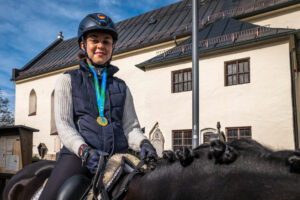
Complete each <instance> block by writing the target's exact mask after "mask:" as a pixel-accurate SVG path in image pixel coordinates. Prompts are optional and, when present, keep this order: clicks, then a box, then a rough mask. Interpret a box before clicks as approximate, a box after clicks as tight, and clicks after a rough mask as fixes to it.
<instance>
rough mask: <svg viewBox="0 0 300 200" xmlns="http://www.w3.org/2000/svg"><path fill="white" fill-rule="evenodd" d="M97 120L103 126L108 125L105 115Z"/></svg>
mask: <svg viewBox="0 0 300 200" xmlns="http://www.w3.org/2000/svg"><path fill="white" fill-rule="evenodd" d="M97 122H98V124H99V125H101V126H106V125H107V119H106V118H105V117H98V118H97Z"/></svg>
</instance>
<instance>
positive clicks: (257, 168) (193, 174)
mask: <svg viewBox="0 0 300 200" xmlns="http://www.w3.org/2000/svg"><path fill="white" fill-rule="evenodd" d="M22 171H23V170H21V171H20V172H19V173H22ZM299 173H300V153H299V152H297V151H272V150H270V149H268V148H265V147H263V146H262V145H260V144H259V143H257V142H255V141H253V140H235V141H232V142H230V143H227V144H225V143H223V142H221V141H219V140H216V141H212V142H211V144H210V145H205V144H203V145H200V146H199V147H198V148H196V149H194V150H190V149H187V148H183V149H181V150H179V151H176V152H172V151H166V152H164V156H163V158H162V159H159V160H158V161H157V163H156V168H155V169H154V170H149V171H147V172H146V173H145V174H137V175H136V176H135V177H134V178H133V179H132V181H131V182H130V185H129V188H128V192H127V193H126V195H125V197H124V199H125V200H139V199H143V200H160V199H161V200H165V199H170V200H181V199H186V200H196V199H197V200H202V199H203V200H220V199H222V200H241V199H242V200H253V199H255V200H299V199H300V189H299V188H300V174H299ZM15 185H16V179H14V178H13V179H12V180H11V181H10V182H9V184H8V186H7V187H6V188H5V191H4V199H5V200H6V199H7V200H10V199H12V198H10V196H9V194H12V193H14V192H12V189H13V188H15V187H14V186H15ZM119 185H121V182H120V183H119ZM27 187H28V188H31V186H27ZM116 188H118V187H116ZM21 189H22V190H24V191H25V189H26V187H25V186H24V187H22V188H21ZM26 190H27V189H26ZM28 190H30V189H28ZM14 191H16V190H14ZM24 191H21V192H23V193H25V192H24ZM19 192H20V190H19ZM30 193H32V192H30ZM13 199H14V200H15V199H21V198H19V197H18V195H15V196H14V198H13ZM22 199H25V198H22Z"/></svg>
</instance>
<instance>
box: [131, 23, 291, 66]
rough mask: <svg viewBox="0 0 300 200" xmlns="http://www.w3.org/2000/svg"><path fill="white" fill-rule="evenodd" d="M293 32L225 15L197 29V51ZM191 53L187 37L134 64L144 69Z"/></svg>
mask: <svg viewBox="0 0 300 200" xmlns="http://www.w3.org/2000/svg"><path fill="white" fill-rule="evenodd" d="M292 32H295V30H294V29H280V28H269V27H263V26H258V25H254V24H251V23H247V22H242V21H238V20H235V19H232V18H228V17H225V18H223V19H219V20H217V21H215V22H214V23H212V24H209V25H207V27H205V28H203V29H202V30H200V31H199V51H200V53H201V52H207V51H212V50H216V49H220V48H225V47H232V46H233V45H238V44H241V43H243V44H244V43H249V42H251V41H253V42H255V41H258V40H262V39H268V38H270V37H275V36H281V35H282V34H288V33H292ZM191 55H192V38H189V39H187V40H185V41H183V42H182V43H180V44H179V45H178V46H177V47H174V48H172V49H170V50H167V51H162V52H160V55H158V56H156V57H154V58H151V59H149V60H147V61H145V62H142V63H140V64H137V65H136V66H137V67H139V68H141V69H144V68H145V67H147V66H150V65H155V64H157V63H161V62H166V61H170V60H174V59H181V58H182V57H187V56H191Z"/></svg>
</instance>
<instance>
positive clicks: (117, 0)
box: [0, 0, 179, 112]
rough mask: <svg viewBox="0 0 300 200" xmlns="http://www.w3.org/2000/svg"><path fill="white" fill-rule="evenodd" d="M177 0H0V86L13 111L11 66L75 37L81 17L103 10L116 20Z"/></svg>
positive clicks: (16, 66)
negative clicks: (60, 40) (50, 45)
mask: <svg viewBox="0 0 300 200" xmlns="http://www.w3.org/2000/svg"><path fill="white" fill-rule="evenodd" d="M178 1H179V0H162V1H159V0H156V1H153V0H142V1H136V0H8V1H7V0H0V41H1V45H0V88H1V89H2V91H3V96H4V97H6V98H9V100H10V107H11V110H12V111H13V112H14V98H15V97H14V93H15V84H14V83H13V82H12V81H10V79H11V76H12V69H13V68H17V69H20V68H22V67H23V66H24V65H25V64H26V63H28V62H29V61H30V60H31V59H32V58H34V57H35V56H36V55H37V54H39V53H40V52H41V51H42V50H43V49H45V48H46V47H47V46H48V45H49V44H50V43H52V42H53V41H54V40H56V38H57V36H58V33H59V31H62V32H63V36H64V38H65V39H69V38H72V37H75V36H76V34H77V27H78V24H79V23H80V21H81V19H82V18H83V17H85V16H86V15H87V14H89V13H94V12H103V13H105V14H107V15H109V16H110V17H111V18H112V19H113V20H114V21H115V22H119V21H122V20H124V19H127V18H130V17H134V16H137V15H140V14H142V13H145V12H148V11H150V10H154V9H156V8H160V7H162V6H165V5H169V4H172V3H174V2H178Z"/></svg>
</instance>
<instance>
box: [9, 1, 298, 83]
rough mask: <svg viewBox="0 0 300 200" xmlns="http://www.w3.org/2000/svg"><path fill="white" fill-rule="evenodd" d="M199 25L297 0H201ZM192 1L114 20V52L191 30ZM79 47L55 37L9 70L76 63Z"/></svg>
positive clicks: (24, 72) (26, 71) (20, 75)
mask: <svg viewBox="0 0 300 200" xmlns="http://www.w3.org/2000/svg"><path fill="white" fill-rule="evenodd" d="M200 2H201V0H199V18H200V19H201V23H200V28H203V27H205V26H206V25H207V24H209V23H212V22H213V21H215V20H217V19H219V18H221V17H224V16H227V17H239V16H245V15H246V14H247V16H249V15H251V13H254V12H255V13H256V14H257V13H258V12H263V11H264V10H265V9H269V10H270V9H272V8H275V7H278V6H288V5H293V4H296V3H299V2H300V1H299V0H205V1H204V2H205V3H202V4H201V3H200ZM191 9H192V1H191V0H182V1H179V2H177V3H174V4H171V5H168V6H165V7H162V8H159V9H156V10H153V11H150V12H147V13H144V14H142V15H138V16H135V17H133V18H129V19H126V20H123V21H121V22H119V23H117V24H116V26H117V29H118V31H119V40H118V42H117V43H116V47H115V54H119V53H123V52H128V51H131V50H134V49H139V48H143V47H146V46H151V45H154V44H158V43H162V42H165V41H170V40H173V38H174V37H176V38H180V37H184V36H188V35H190V34H191V30H192V14H191ZM215 34H217V33H215ZM78 52H79V48H78V45H77V38H72V39H69V40H64V41H62V40H56V41H55V42H53V43H52V44H51V45H50V46H49V47H48V48H46V49H45V50H44V51H43V52H42V53H40V54H39V55H38V56H36V57H35V58H34V59H33V60H32V61H30V62H29V63H28V64H26V65H25V66H24V67H23V68H22V69H20V70H16V69H14V70H13V77H12V79H13V80H20V79H24V78H27V77H31V76H35V75H38V74H43V73H46V72H50V71H55V70H57V69H61V68H65V67H67V66H71V65H75V64H77V63H78V60H77V58H76V56H77V53H78Z"/></svg>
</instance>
